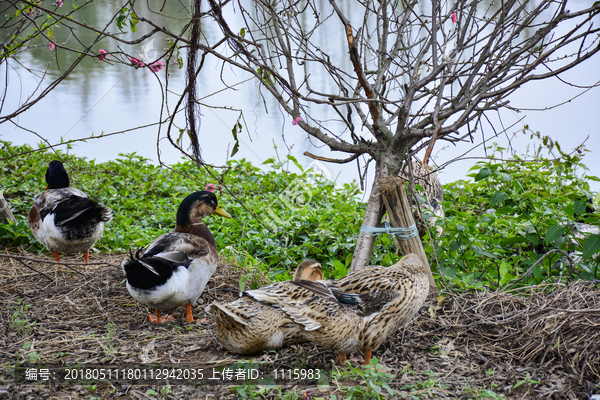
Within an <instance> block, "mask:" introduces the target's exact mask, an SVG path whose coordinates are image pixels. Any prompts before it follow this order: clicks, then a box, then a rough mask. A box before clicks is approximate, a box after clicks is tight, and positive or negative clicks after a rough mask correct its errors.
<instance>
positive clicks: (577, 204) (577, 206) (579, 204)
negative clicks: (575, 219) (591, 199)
mask: <svg viewBox="0 0 600 400" xmlns="http://www.w3.org/2000/svg"><path fill="white" fill-rule="evenodd" d="M586 208H587V203H584V202H583V201H580V200H575V201H573V210H574V212H575V215H581V214H583V213H585V209H586Z"/></svg>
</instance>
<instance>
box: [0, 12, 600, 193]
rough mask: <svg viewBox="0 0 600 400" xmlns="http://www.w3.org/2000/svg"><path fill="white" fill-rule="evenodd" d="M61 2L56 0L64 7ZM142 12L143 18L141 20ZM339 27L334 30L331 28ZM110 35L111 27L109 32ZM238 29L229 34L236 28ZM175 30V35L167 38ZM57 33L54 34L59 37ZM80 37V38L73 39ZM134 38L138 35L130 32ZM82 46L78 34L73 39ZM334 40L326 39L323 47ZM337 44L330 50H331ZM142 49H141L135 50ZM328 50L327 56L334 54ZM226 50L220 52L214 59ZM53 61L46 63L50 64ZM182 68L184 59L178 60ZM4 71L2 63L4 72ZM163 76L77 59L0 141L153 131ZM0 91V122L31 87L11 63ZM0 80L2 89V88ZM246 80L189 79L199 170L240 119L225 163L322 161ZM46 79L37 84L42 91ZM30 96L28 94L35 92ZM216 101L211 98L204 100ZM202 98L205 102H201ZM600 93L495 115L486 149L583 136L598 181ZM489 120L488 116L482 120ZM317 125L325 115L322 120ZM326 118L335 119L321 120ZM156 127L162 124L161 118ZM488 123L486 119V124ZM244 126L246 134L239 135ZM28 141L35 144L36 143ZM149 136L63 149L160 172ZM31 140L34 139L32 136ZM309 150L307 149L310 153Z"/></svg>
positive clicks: (341, 46)
mask: <svg viewBox="0 0 600 400" xmlns="http://www.w3.org/2000/svg"><path fill="white" fill-rule="evenodd" d="M177 3H178V2H166V4H167V9H166V11H165V12H166V13H167V14H168V15H171V16H175V17H180V18H185V15H186V12H184V11H183V10H182V9H181V6H180V5H179V4H177ZM68 4H69V2H68V1H65V5H67V6H68ZM150 4H152V5H157V6H156V7H157V8H158V7H160V6H162V4H163V2H162V1H160V2H156V1H150ZM114 7H115V5H114V4H112V5H111V4H108V3H101V4H100V5H99V6H97V7H94V8H91V9H90V12H89V15H88V16H86V19H87V21H89V22H90V23H94V24H97V25H99V24H102V23H106V22H107V21H108V18H109V17H110V13H111V12H113V10H114ZM145 12H147V10H146V11H145ZM230 18H232V21H233V22H232V24H231V25H232V29H233V30H235V29H236V24H238V23H239V24H240V25H241V23H240V21H239V14H238V15H235V14H232V15H230ZM161 22H162V24H163V25H164V26H166V27H168V28H173V29H175V28H180V27H181V26H182V24H183V22H182V21H181V20H179V19H177V18H175V19H168V18H164V20H163V21H161ZM335 22H339V21H337V20H336V21H335ZM206 28H210V27H206V26H203V29H205V31H204V33H205V34H206V35H207V36H209V37H210V36H211V35H215V36H216V35H220V33H219V32H211V31H210V30H206ZM115 29H116V28H115ZM238 29H239V28H238ZM330 29H331V30H332V31H336V32H328V31H327V30H324V31H323V32H322V33H321V35H320V36H315V40H321V41H322V46H321V47H322V48H326V49H329V51H330V53H337V56H338V57H339V58H340V59H341V60H343V61H342V62H347V57H346V54H345V43H344V39H343V37H341V36H339V35H338V34H339V32H337V30H338V29H339V26H337V25H335V24H333V25H331V28H330ZM175 30H178V29H175ZM62 33H64V32H61V34H62ZM80 34H81V32H80ZM138 34H139V33H138ZM83 37H84V38H85V33H83ZM332 37H333V38H339V40H337V39H335V40H332V39H331V38H332ZM338 42H339V43H338ZM145 44H146V45H147V44H148V43H145ZM111 46H114V43H111V42H110V41H103V42H101V43H100V44H99V45H98V48H97V49H96V48H95V50H96V51H97V50H98V49H100V48H103V49H106V50H107V51H109V52H110V51H116V50H117V48H111ZM154 47H155V49H159V50H160V49H162V48H164V47H166V45H165V42H164V38H163V37H159V38H157V39H156V40H155V42H154ZM123 49H124V50H125V51H127V52H129V53H131V54H142V53H143V52H144V48H143V46H142V45H140V46H136V47H135V48H125V47H124V48H123ZM336 49H337V50H336ZM224 51H230V50H224ZM54 54H57V59H55V60H53V58H52V57H53V55H54ZM75 56H76V55H73V54H70V53H67V52H66V51H63V50H59V51H58V53H54V52H52V51H51V50H50V49H49V47H48V46H47V45H46V44H43V45H42V44H41V45H40V46H39V47H38V48H35V49H34V50H33V51H30V52H28V53H27V54H24V55H22V56H20V57H19V61H20V63H21V64H22V65H24V66H25V67H27V68H31V69H33V70H37V71H39V72H38V75H40V76H41V74H42V71H44V70H45V69H46V67H47V65H48V64H49V63H50V75H51V76H59V75H60V73H61V71H62V70H64V68H66V66H67V65H69V64H70V61H72V60H73V59H74V57H75ZM182 56H183V57H184V59H185V54H182ZM5 65H6V64H5ZM164 72H165V71H164V70H163V71H161V72H160V73H159V74H158V78H157V77H155V76H154V75H153V74H152V73H150V72H149V71H148V70H147V69H139V70H136V69H133V68H131V67H129V66H126V65H122V64H116V63H115V64H110V63H108V62H102V63H99V62H97V61H96V60H94V59H86V60H84V61H83V63H82V64H81V65H80V67H78V68H77V69H76V71H75V73H74V74H72V75H71V76H70V77H69V79H67V80H66V81H64V82H63V83H61V84H60V85H59V86H58V87H57V88H56V89H54V90H53V91H52V92H51V93H50V94H49V95H48V96H47V97H46V98H44V99H42V100H41V101H40V102H39V103H37V104H36V105H35V106H33V107H32V108H31V109H29V110H28V111H26V112H25V113H23V114H21V115H20V116H19V117H18V118H17V119H15V122H16V123H17V124H19V125H20V126H21V127H23V128H25V129H27V130H29V131H32V132H35V134H34V133H31V132H28V131H27V130H24V129H20V128H19V127H16V126H15V125H12V124H10V123H4V124H2V125H0V138H1V139H3V140H9V141H12V142H14V143H17V144H21V143H30V144H36V143H39V142H40V136H41V137H44V138H46V139H47V140H48V141H49V142H50V143H57V142H59V141H60V140H61V138H62V139H64V140H70V139H76V138H83V137H87V136H90V135H91V134H92V133H93V134H96V135H99V134H100V133H102V132H104V133H112V132H119V131H124V130H128V129H132V128H136V127H138V126H142V125H147V124H152V123H155V122H157V121H158V120H159V118H160V111H161V103H162V100H163V95H164V94H163V93H164V88H165V83H166V76H165V73H164ZM169 74H170V75H169V77H168V83H169V90H170V91H172V92H174V93H181V92H182V90H183V87H184V85H185V83H184V81H185V77H184V71H183V70H180V69H178V68H177V67H176V66H172V67H171V68H170V69H169ZM0 76H1V77H0V83H1V84H2V87H5V84H6V83H7V85H8V86H7V90H8V96H7V99H6V101H5V104H3V109H2V114H6V113H8V112H11V111H13V110H14V109H16V108H17V107H18V105H19V104H20V103H22V102H23V101H25V100H26V99H27V98H28V96H30V95H31V93H34V92H36V88H37V87H38V85H39V78H37V77H35V76H34V75H33V74H31V73H29V72H27V71H26V70H25V69H24V67H23V66H21V65H19V64H18V63H16V62H14V61H11V62H10V63H9V68H8V71H6V70H5V69H4V68H1V70H0ZM221 76H222V77H223V80H225V81H226V82H228V83H229V84H231V83H232V82H239V85H237V86H236V87H235V91H234V92H232V91H222V92H219V93H217V92H218V91H219V90H221V89H223V84H222V82H221ZM561 77H562V79H563V80H566V81H568V82H571V83H574V84H576V85H580V86H581V85H590V84H593V83H595V82H597V81H599V80H600V58H599V57H598V56H597V55H596V56H595V57H594V58H592V59H591V60H588V62H586V63H584V64H583V65H581V66H580V67H578V68H576V69H575V70H573V71H570V72H568V73H566V74H563V75H562V76H561ZM6 79H8V82H4V81H5V80H6ZM247 79H248V76H247V75H246V74H244V73H241V72H240V71H234V70H232V69H231V68H229V67H225V68H223V66H222V64H221V63H218V62H216V61H215V60H214V59H210V58H209V59H207V62H206V64H205V66H204V68H203V69H202V71H201V75H200V77H199V86H198V89H199V90H198V92H199V95H200V96H201V97H202V98H203V100H202V102H203V103H204V104H205V105H203V106H202V107H201V112H202V115H201V129H200V140H201V146H202V150H203V153H202V154H203V157H204V159H205V161H207V162H209V163H214V164H217V165H222V164H224V163H225V161H226V160H227V158H228V152H230V151H231V149H232V147H233V137H232V135H231V128H232V127H233V125H234V123H235V122H236V120H237V119H238V117H239V116H240V113H243V117H244V120H245V123H246V124H247V125H246V126H245V127H244V131H243V132H242V133H241V134H240V135H239V137H240V142H241V145H240V151H239V152H238V154H236V155H235V156H234V158H235V159H241V158H246V159H248V160H249V161H251V162H253V163H254V164H257V165H258V164H260V163H262V162H263V161H264V160H265V159H267V158H269V157H273V156H275V155H276V154H279V156H281V157H284V156H285V155H286V154H288V153H291V154H293V155H294V156H295V157H296V158H297V159H298V160H299V161H300V163H301V164H304V165H309V164H310V163H311V161H312V160H311V159H309V158H307V157H305V156H303V155H302V153H303V152H304V151H306V150H308V151H310V152H312V153H314V154H319V155H323V156H331V154H330V153H329V151H328V149H327V148H326V147H324V146H322V145H320V144H319V143H318V142H317V141H314V140H312V141H311V140H309V139H308V137H307V135H306V134H305V133H304V131H302V129H301V128H299V127H296V126H293V125H292V124H291V118H289V117H287V116H285V115H283V113H282V112H280V110H279V109H278V107H277V104H276V103H275V101H274V100H272V98H271V97H270V96H269V95H268V94H266V93H265V94H264V96H261V95H260V92H259V88H258V86H257V85H256V84H255V83H254V82H252V81H249V82H244V81H246V80H247ZM48 82H49V80H46V81H44V82H42V84H41V86H42V87H45V86H46V85H47V84H48ZM39 90H40V89H39V88H37V91H38V92H39ZM581 92H582V90H581V89H577V88H575V87H572V86H568V85H565V84H564V83H561V82H560V81H559V80H558V79H552V80H546V81H544V82H533V83H529V84H527V85H526V86H524V87H522V88H521V90H520V91H518V92H517V93H516V94H515V95H513V97H512V98H511V105H512V106H514V107H517V108H522V109H529V108H543V107H547V106H552V105H555V104H559V103H562V102H564V101H565V100H568V99H569V98H570V97H573V96H575V95H577V94H580V93H581ZM213 93H216V94H213ZM211 94H212V95H211ZM166 96H167V98H168V100H169V104H170V107H173V106H174V105H175V102H176V96H175V95H173V94H172V93H171V92H169V93H168V94H166ZM599 108H600V90H591V91H589V92H587V93H584V94H583V95H581V96H579V97H578V98H576V99H574V100H573V101H571V102H569V103H566V104H564V105H562V106H560V107H557V108H553V109H551V110H548V111H544V112H539V111H527V112H522V113H520V114H516V113H513V112H509V111H502V112H501V113H500V114H499V115H497V116H496V118H495V121H494V125H495V128H496V130H497V131H502V129H503V128H502V127H503V126H504V127H505V128H506V127H509V126H511V125H513V124H514V123H515V122H516V121H518V120H519V119H521V118H523V120H522V121H521V122H520V123H518V124H517V125H515V126H514V127H513V128H510V129H508V132H507V133H506V134H502V135H500V136H499V137H497V138H496V139H494V140H493V142H497V143H499V144H500V145H501V146H504V147H508V146H509V144H510V145H512V147H513V148H515V149H516V150H517V152H518V153H523V152H525V150H526V148H527V146H530V145H531V144H532V141H531V140H530V139H529V135H523V134H517V135H516V136H513V133H514V132H519V131H520V130H521V129H522V128H523V126H524V125H525V124H527V125H529V127H530V128H531V129H532V130H535V131H540V132H541V133H542V134H544V135H549V136H551V137H552V138H553V139H555V140H558V141H559V142H560V144H561V145H562V148H563V149H572V148H574V147H576V146H577V145H579V144H580V143H582V142H583V141H584V140H585V139H586V137H588V139H587V142H586V147H587V148H588V149H589V150H591V151H592V153H591V154H589V155H587V156H586V159H585V163H586V165H587V166H588V167H589V168H590V170H591V171H590V173H591V174H594V175H598V176H600V157H599V156H598V153H599V152H600V128H599V127H600V113H599V112H598V109H599ZM490 116H492V114H491V113H490ZM322 117H323V118H326V117H327V116H326V115H325V116H322ZM331 117H332V118H334V117H335V116H333V115H332V116H331ZM163 118H164V116H163ZM492 118H493V117H492ZM176 123H177V125H178V126H179V127H184V126H185V122H184V120H183V118H182V117H181V116H178V117H177V118H176ZM246 127H247V130H246ZM484 132H485V134H486V137H488V136H489V135H492V133H493V131H492V129H491V128H489V127H488V128H484ZM36 134H37V135H36ZM158 134H159V131H158V127H157V126H156V125H155V126H151V127H147V128H142V129H137V130H132V131H129V132H126V133H123V134H119V135H115V136H112V137H107V138H102V139H99V140H89V141H88V142H87V143H78V144H76V145H74V148H73V149H72V150H71V151H72V152H74V153H75V154H77V155H79V156H85V157H88V158H90V159H96V160H97V161H99V162H101V161H106V160H111V159H115V158H117V157H118V154H119V153H132V152H136V153H137V154H139V155H142V156H144V157H147V158H149V159H151V160H153V161H154V162H157V161H158V154H157V140H158V147H159V149H160V157H161V159H162V160H163V161H165V162H167V163H174V162H177V161H179V160H180V158H181V155H180V154H179V152H178V151H177V150H175V149H174V148H173V147H172V146H171V145H170V144H169V143H168V142H167V141H166V139H165V128H163V130H162V131H161V134H160V139H158ZM38 135H39V136H38ZM476 135H478V136H477V137H476V139H480V138H481V131H478V132H477V133H476ZM315 145H316V146H315ZM471 148H472V145H470V144H468V143H464V144H460V145H458V146H448V145H446V144H444V142H439V143H437V144H436V149H435V150H434V156H435V159H434V161H435V162H436V163H437V164H443V163H445V162H446V161H448V160H452V159H454V158H456V157H459V156H461V155H462V154H463V153H465V152H467V151H468V150H469V149H471ZM483 155H485V153H484V151H483V149H482V148H481V147H479V148H476V149H474V150H472V151H471V152H470V153H469V154H468V155H467V157H481V156H483ZM473 163H474V160H472V159H469V160H465V161H460V162H457V163H454V164H451V165H450V166H448V167H446V168H445V169H444V170H443V171H442V172H441V173H440V178H441V180H442V182H451V181H454V180H457V179H461V178H465V176H466V174H467V173H468V172H467V170H468V168H469V167H470V166H471V165H472V164H473ZM327 168H328V169H329V170H330V171H331V173H332V176H333V177H334V178H335V177H338V180H339V181H340V182H350V181H352V180H353V179H356V178H357V167H356V164H355V163H351V164H347V165H342V166H340V165H330V164H328V165H327ZM594 184H595V185H594V187H593V189H594V190H595V191H598V190H600V185H598V184H597V183H594Z"/></svg>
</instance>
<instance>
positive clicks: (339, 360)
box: [336, 353, 346, 365]
mask: <svg viewBox="0 0 600 400" xmlns="http://www.w3.org/2000/svg"><path fill="white" fill-rule="evenodd" d="M336 361H337V363H338V364H339V365H344V363H345V362H346V353H340V354H338V356H337V360H336Z"/></svg>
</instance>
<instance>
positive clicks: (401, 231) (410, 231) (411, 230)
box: [360, 221, 419, 240]
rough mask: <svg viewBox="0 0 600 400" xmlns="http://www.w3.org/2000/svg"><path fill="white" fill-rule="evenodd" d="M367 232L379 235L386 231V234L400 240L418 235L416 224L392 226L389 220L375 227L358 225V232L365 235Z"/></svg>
mask: <svg viewBox="0 0 600 400" xmlns="http://www.w3.org/2000/svg"><path fill="white" fill-rule="evenodd" d="M367 233H372V234H373V235H381V234H383V233H387V234H388V235H394V236H396V237H397V238H398V239H400V240H409V239H412V238H414V237H417V236H418V235H419V230H418V229H417V225H415V224H414V223H413V224H412V225H411V226H409V227H408V228H392V227H391V226H390V224H389V222H387V221H386V222H385V223H384V225H383V227H375V226H368V225H363V226H361V227H360V234H361V235H365V234H367Z"/></svg>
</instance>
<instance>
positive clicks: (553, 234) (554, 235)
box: [545, 225, 565, 246]
mask: <svg viewBox="0 0 600 400" xmlns="http://www.w3.org/2000/svg"><path fill="white" fill-rule="evenodd" d="M564 233H565V228H563V227H562V226H558V225H552V226H551V227H550V228H548V230H547V231H546V239H545V242H546V246H547V245H549V244H550V243H552V242H554V241H555V240H556V239H558V238H560V237H561V236H562V235H563V234H564Z"/></svg>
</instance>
